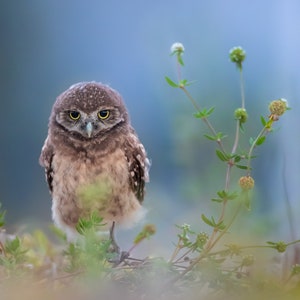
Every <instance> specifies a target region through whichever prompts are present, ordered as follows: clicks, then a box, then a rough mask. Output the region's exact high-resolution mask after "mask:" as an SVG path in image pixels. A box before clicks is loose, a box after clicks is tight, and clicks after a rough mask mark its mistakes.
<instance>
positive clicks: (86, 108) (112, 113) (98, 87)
mask: <svg viewBox="0 0 300 300" xmlns="http://www.w3.org/2000/svg"><path fill="white" fill-rule="evenodd" d="M128 123H129V117H128V113H127V110H126V107H125V105H124V102H123V100H122V97H121V96H120V94H119V93H118V92H116V91H115V90H113V89H112V88H110V87H109V86H107V85H104V84H101V83H97V82H80V83H77V84H74V85H72V86H71V87H70V88H69V89H68V90H66V91H65V92H63V93H62V94H61V95H60V96H58V98H57V100H56V102H55V103H54V106H53V109H52V113H51V116H50V126H49V128H52V129H53V132H52V133H53V135H55V134H57V133H58V131H59V134H60V135H61V134H65V135H66V136H68V137H72V138H73V139H78V140H84V141H87V140H92V139H94V138H96V137H100V136H102V135H104V134H105V133H107V132H110V131H113V130H117V129H118V128H120V127H124V125H126V124H128Z"/></svg>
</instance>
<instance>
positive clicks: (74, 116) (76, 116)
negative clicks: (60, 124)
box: [69, 110, 80, 121]
mask: <svg viewBox="0 0 300 300" xmlns="http://www.w3.org/2000/svg"><path fill="white" fill-rule="evenodd" d="M69 117H70V119H71V120H73V121H77V120H79V119H80V112H78V111H76V110H71V111H70V112H69Z"/></svg>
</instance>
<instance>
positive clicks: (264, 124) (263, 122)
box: [260, 116, 267, 127]
mask: <svg viewBox="0 0 300 300" xmlns="http://www.w3.org/2000/svg"><path fill="white" fill-rule="evenodd" d="M260 121H261V124H262V126H264V127H265V126H266V124H267V121H266V120H265V118H264V117H263V116H261V117H260Z"/></svg>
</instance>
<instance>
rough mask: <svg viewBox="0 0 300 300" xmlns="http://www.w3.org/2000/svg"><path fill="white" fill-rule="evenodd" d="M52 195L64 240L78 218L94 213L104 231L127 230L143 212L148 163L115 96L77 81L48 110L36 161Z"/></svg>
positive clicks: (95, 85) (74, 236)
mask: <svg viewBox="0 0 300 300" xmlns="http://www.w3.org/2000/svg"><path fill="white" fill-rule="evenodd" d="M39 162H40V164H41V165H42V167H44V168H45V173H46V179H47V182H48V186H49V190H50V193H51V196H52V218H53V220H54V223H55V224H56V225H57V226H58V227H59V228H60V229H62V230H63V231H64V232H65V233H66V236H67V239H68V240H69V241H74V240H76V239H77V237H78V233H77V231H76V229H75V227H76V224H77V223H78V220H79V218H88V217H89V215H90V214H91V213H92V212H98V213H99V215H100V216H101V217H102V218H103V222H104V223H105V224H106V228H107V229H110V228H113V227H114V225H115V224H116V225H118V224H119V225H125V226H130V225H131V224H133V223H135V222H137V221H139V220H140V219H141V218H142V217H143V215H144V212H145V210H144V209H143V208H142V202H143V199H144V194H145V183H146V182H147V181H148V180H149V176H148V169H149V165H150V164H149V160H148V158H147V155H146V151H145V149H144V146H143V145H142V143H141V142H140V141H139V138H138V136H137V134H136V132H135V130H134V129H133V127H132V126H131V124H130V119H129V115H128V112H127V109H126V107H125V105H124V102H123V99H122V97H121V96H120V94H119V93H118V92H117V91H115V90H113V89H112V88H110V87H109V86H107V85H104V84H101V83H97V82H80V83H77V84H75V85H72V86H71V87H70V88H69V89H68V90H66V91H65V92H63V93H62V94H61V95H60V96H58V98H57V99H56V102H55V103H54V105H53V108H52V112H51V115H50V119H49V126H48V136H47V138H46V140H45V143H44V146H43V148H42V152H41V155H40V158H39Z"/></svg>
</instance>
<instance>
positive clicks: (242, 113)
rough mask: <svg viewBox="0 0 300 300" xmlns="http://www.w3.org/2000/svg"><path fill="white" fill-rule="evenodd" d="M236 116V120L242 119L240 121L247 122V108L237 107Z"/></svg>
mask: <svg viewBox="0 0 300 300" xmlns="http://www.w3.org/2000/svg"><path fill="white" fill-rule="evenodd" d="M234 117H235V118H236V120H240V123H245V122H246V121H247V119H248V113H247V111H246V109H245V108H237V109H236V110H235V111H234Z"/></svg>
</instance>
